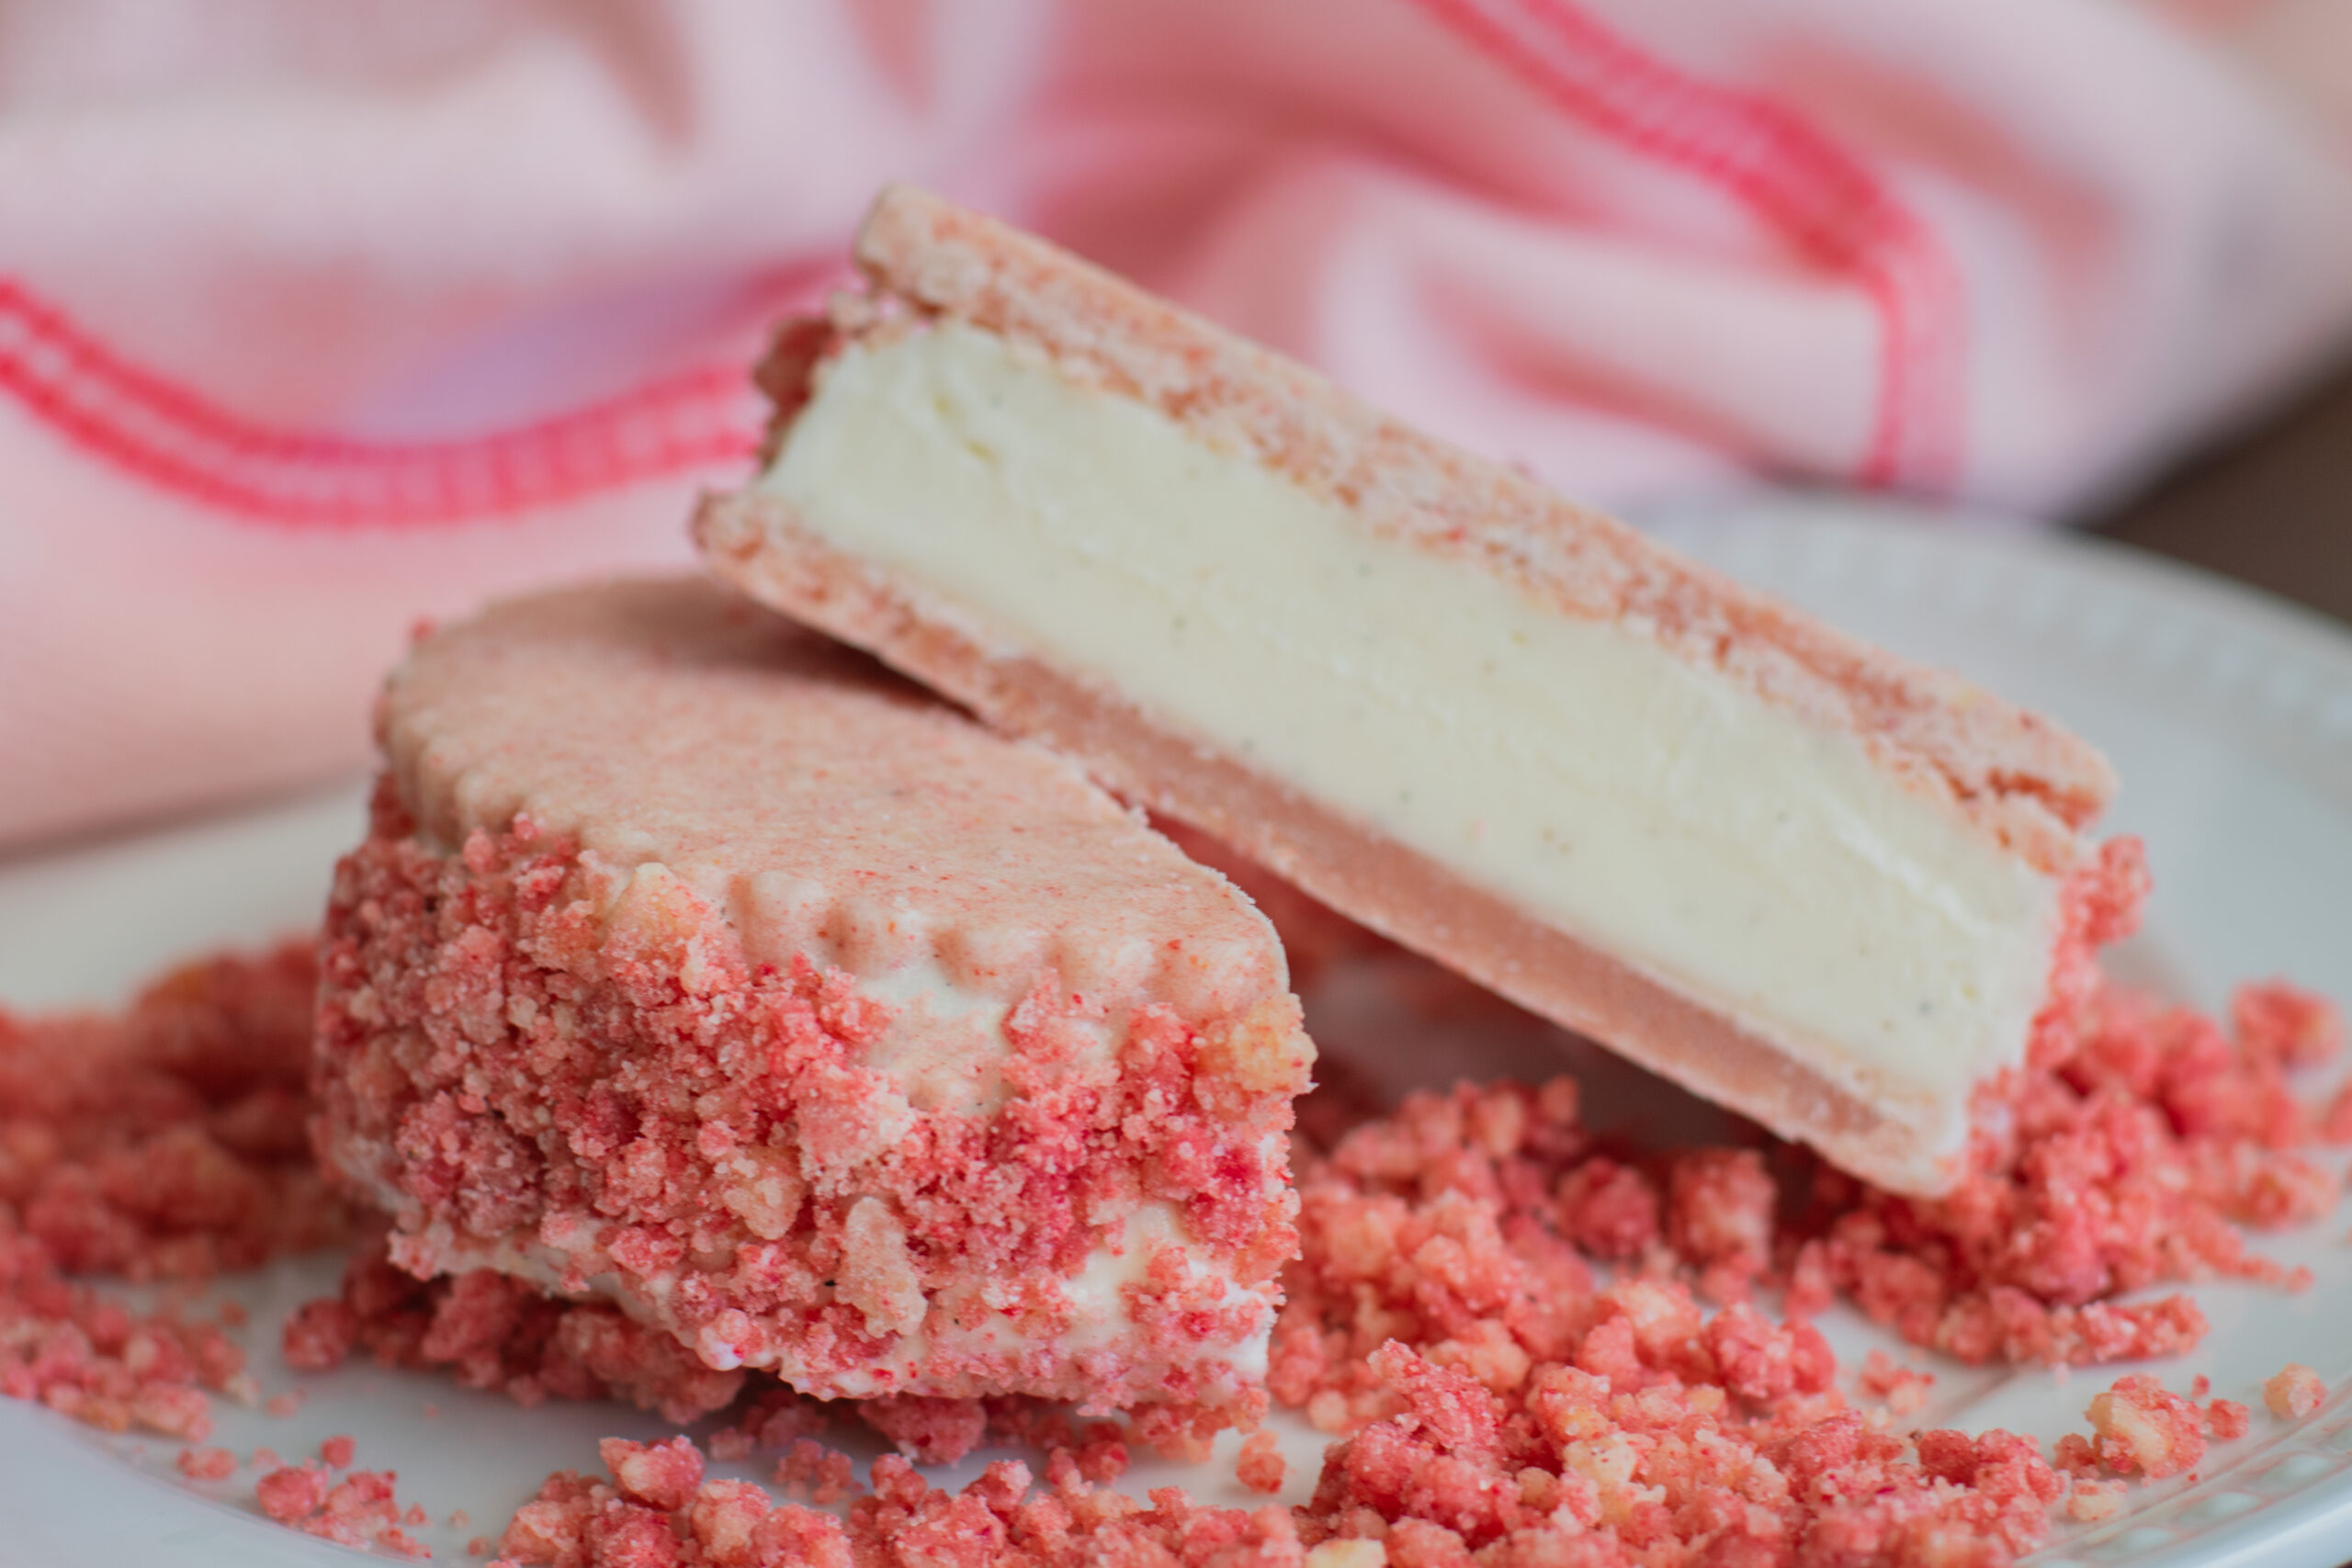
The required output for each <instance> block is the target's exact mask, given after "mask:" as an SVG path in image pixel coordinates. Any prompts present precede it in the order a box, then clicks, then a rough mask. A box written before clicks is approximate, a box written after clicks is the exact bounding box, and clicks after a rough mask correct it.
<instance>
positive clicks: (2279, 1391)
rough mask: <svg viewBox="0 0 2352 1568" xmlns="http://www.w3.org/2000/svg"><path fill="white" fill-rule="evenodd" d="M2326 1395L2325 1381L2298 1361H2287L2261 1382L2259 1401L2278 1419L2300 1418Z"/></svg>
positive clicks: (2310, 1411) (2317, 1406) (2318, 1405)
mask: <svg viewBox="0 0 2352 1568" xmlns="http://www.w3.org/2000/svg"><path fill="white" fill-rule="evenodd" d="M2326 1398H2327V1385H2326V1384H2325V1383H2324V1382H2320V1381H2319V1374H2318V1373H2317V1372H2315V1371H2312V1370H2311V1369H2310V1368H2309V1367H2307V1366H2305V1365H2303V1364H2302V1363H2301V1361H2290V1362H2288V1363H2287V1364H2286V1365H2285V1366H2283V1367H2281V1368H2279V1369H2278V1372H2277V1373H2276V1374H2275V1375H2273V1376H2272V1377H2271V1378H2270V1380H2269V1381H2268V1382H2265V1383H2264V1384H2263V1385H2262V1403H2263V1404H2264V1405H2265V1406H2267V1408H2268V1410H2269V1411H2270V1414H2272V1415H2273V1416H2278V1418H2279V1419H2280V1420H2282V1421H2300V1420H2301V1419H2302V1418H2303V1417H2304V1416H2308V1415H2310V1414H2311V1413H2312V1411H2314V1410H2317V1409H2318V1408H2319V1407H2320V1404H2321V1403H2322V1402H2323V1401H2324V1400H2325V1399H2326Z"/></svg>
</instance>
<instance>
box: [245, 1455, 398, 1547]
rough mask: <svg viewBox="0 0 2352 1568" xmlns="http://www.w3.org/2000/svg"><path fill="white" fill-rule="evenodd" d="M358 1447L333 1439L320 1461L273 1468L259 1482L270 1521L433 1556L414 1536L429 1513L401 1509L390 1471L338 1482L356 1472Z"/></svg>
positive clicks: (340, 1541)
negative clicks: (411, 1531) (353, 1468)
mask: <svg viewBox="0 0 2352 1568" xmlns="http://www.w3.org/2000/svg"><path fill="white" fill-rule="evenodd" d="M356 1447H357V1445H356V1444H355V1443H354V1442H353V1441H352V1439H351V1438H347V1437H342V1438H328V1439H327V1440H326V1441H325V1442H323V1443H322V1444H321V1445H319V1457H318V1458H317V1459H314V1460H306V1461H303V1462H302V1463H300V1464H272V1465H269V1466H268V1467H267V1469H266V1473H265V1474H263V1476H262V1477H261V1479H260V1480H258V1481H256V1482H255V1483H254V1502H255V1503H256V1504H258V1505H259V1506H260V1508H261V1511H262V1513H263V1514H264V1515H265V1516H266V1517H269V1518H271V1519H275V1520H276V1521H277V1523H279V1524H281V1525H286V1526H288V1527H290V1528H292V1529H299V1530H300V1531H301V1532H302V1533H303V1534H305V1535H314V1536H317V1537H318V1538H319V1539H321V1540H332V1541H334V1542H335V1543H336V1544H337V1545H340V1546H357V1547H368V1546H373V1547H377V1548H379V1549H380V1550H382V1551H390V1552H392V1553H394V1554H396V1555H398V1556H401V1557H430V1556H432V1555H433V1553H432V1552H431V1551H428V1550H427V1549H426V1548H425V1546H424V1543H423V1542H421V1541H419V1540H417V1539H416V1538H415V1537H414V1536H413V1535H411V1534H409V1533H408V1531H409V1529H413V1528H414V1527H415V1526H418V1525H422V1524H424V1523H425V1522H426V1515H425V1512H424V1509H423V1508H421V1507H419V1506H416V1505H414V1504H411V1505H410V1506H408V1507H407V1508H406V1509H405V1510H403V1509H402V1508H401V1506H400V1501H399V1499H398V1498H396V1497H394V1496H393V1495H392V1485H393V1483H394V1482H395V1481H396V1480H397V1479H398V1478H397V1477H396V1476H394V1475H393V1473H392V1472H390V1471H389V1470H356V1471H352V1472H351V1473H350V1474H348V1475H346V1476H344V1477H343V1478H342V1479H341V1480H337V1479H336V1478H335V1474H334V1472H336V1471H339V1470H349V1469H350V1467H351V1461H352V1459H353V1457H354V1450H356ZM207 1451H208V1452H210V1453H220V1450H207ZM223 1457H224V1458H225V1457H226V1456H225V1455H224V1456H223ZM214 1468H219V1467H218V1466H217V1465H216V1466H215V1467H214ZM223 1473H225V1471H224V1472H223ZM403 1527H407V1528H403Z"/></svg>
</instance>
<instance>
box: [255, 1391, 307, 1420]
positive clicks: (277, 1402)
mask: <svg viewBox="0 0 2352 1568" xmlns="http://www.w3.org/2000/svg"><path fill="white" fill-rule="evenodd" d="M301 1408H302V1396H301V1394H300V1393H280V1394H273V1395H271V1396H270V1397H269V1398H268V1399H266V1400H265V1401H264V1402H263V1403H262V1409H263V1410H264V1411H266V1412H267V1413H268V1414H269V1415H272V1416H291V1415H293V1414H294V1413H295V1412H296V1411H298V1410H300V1409H301Z"/></svg>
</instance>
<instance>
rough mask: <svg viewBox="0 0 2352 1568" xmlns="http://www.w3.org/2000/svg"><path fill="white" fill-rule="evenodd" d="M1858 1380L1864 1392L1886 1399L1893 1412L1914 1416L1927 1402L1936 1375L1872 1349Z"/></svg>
mask: <svg viewBox="0 0 2352 1568" xmlns="http://www.w3.org/2000/svg"><path fill="white" fill-rule="evenodd" d="M1858 1381H1859V1382H1860V1384H1861V1387H1862V1392H1863V1393H1870V1394H1875V1395H1877V1396H1878V1397H1879V1398H1881V1399H1883V1400H1884V1401H1886V1408H1887V1410H1888V1412H1889V1413H1890V1414H1893V1415H1895V1416H1915V1415H1917V1414H1918V1412H1919V1410H1920V1409H1921V1408H1922V1407H1923V1406H1925V1405H1926V1404H1927V1403H1928V1390H1929V1389H1930V1388H1933V1387H1934V1386H1935V1382H1936V1375H1935V1373H1933V1372H1923V1371H1917V1370H1916V1369H1914V1368H1911V1367H1905V1366H1901V1365H1898V1364H1897V1363H1896V1362H1895V1361H1894V1359H1893V1358H1891V1357H1890V1356H1888V1355H1887V1353H1886V1352H1885V1351H1883V1350H1872V1351H1871V1353H1870V1354H1869V1356H1867V1357H1866V1358H1864V1359H1863V1361H1862V1371H1861V1376H1860V1379H1859V1380H1858Z"/></svg>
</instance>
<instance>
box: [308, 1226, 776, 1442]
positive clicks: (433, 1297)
mask: <svg viewBox="0 0 2352 1568" xmlns="http://www.w3.org/2000/svg"><path fill="white" fill-rule="evenodd" d="M280 1348H281V1350H282V1351H283V1353H284V1355H285V1358H286V1363H287V1365H288V1366H290V1367H292V1368H294V1369H295V1370H296V1371H331V1370H332V1369H334V1368H335V1367H339V1366H341V1365H342V1364H343V1362H344V1359H345V1358H346V1357H348V1356H349V1355H350V1354H351V1353H352V1351H353V1350H355V1349H358V1350H364V1351H365V1352H367V1353H368V1355H370V1356H372V1357H374V1358H375V1359H376V1360H377V1362H378V1363H379V1364H380V1365H383V1366H387V1367H406V1368H409V1369H412V1370H415V1371H429V1370H432V1369H435V1368H447V1369H448V1370H449V1371H452V1372H454V1373H455V1375H456V1378H457V1381H458V1383H459V1384H461V1385H462V1386H464V1387H467V1388H481V1389H492V1390H496V1391H498V1392H500V1393H505V1394H507V1395H509V1396H510V1397H512V1398H513V1399H514V1400H515V1402H516V1403H518V1404H526V1405H530V1404H538V1403H540V1402H541V1401H542V1400H547V1399H598V1398H604V1397H605V1396H608V1395H609V1396H612V1397H615V1398H620V1399H626V1400H628V1401H629V1402H630V1403H632V1404H637V1405H639V1406H640V1407H642V1408H645V1409H650V1410H659V1411H660V1412H661V1413H662V1416H663V1417H664V1418H665V1419H668V1420H672V1421H681V1422H684V1421H691V1420H693V1419H694V1418H695V1416H703V1415H707V1414H708V1413H709V1412H711V1411H713V1410H720V1409H724V1408H725V1407H726V1406H727V1405H729V1404H732V1403H733V1402H734V1400H735V1397H736V1395H737V1394H738V1393H741V1391H742V1387H743V1378H744V1374H743V1373H742V1372H741V1371H717V1370H715V1369H713V1368H711V1367H707V1366H705V1365H704V1364H703V1363H702V1362H701V1361H699V1360H697V1359H695V1356H694V1354H693V1352H691V1351H689V1350H687V1349H686V1348H684V1346H682V1345H680V1344H679V1343H678V1342H677V1340H676V1339H675V1338H674V1337H672V1336H670V1335H669V1334H667V1333H664V1332H662V1330H660V1329H655V1328H648V1327H646V1326H644V1325H641V1324H639V1323H637V1322H636V1321H635V1320H633V1319H631V1318H629V1317H628V1316H627V1315H626V1314H623V1313H622V1312H621V1311H620V1310H619V1309H618V1308H617V1307H615V1306H612V1305H610V1304H608V1303H602V1302H566V1301H562V1300H560V1299H558V1298H555V1297H552V1296H548V1295H547V1294H545V1293H543V1292H539V1291H537V1290H535V1289H534V1288H532V1287H531V1286H529V1285H527V1284H526V1283H524V1282H523V1281H521V1280H515V1279H513V1278H510V1277H509V1276H507V1275H504V1274H500V1273H497V1272H495V1271H493V1270H492V1269H473V1270H470V1271H469V1272H467V1273H464V1274H460V1275H457V1276H456V1277H454V1278H442V1279H435V1280H419V1279H418V1278H416V1277H415V1276H414V1275H413V1274H410V1273H408V1272H407V1271H405V1270H403V1269H399V1268H396V1267H394V1266H393V1264H392V1261H391V1258H390V1254H389V1252H388V1250H387V1247H386V1242H385V1238H384V1235H383V1234H382V1231H381V1229H380V1227H379V1230H378V1233H377V1235H375V1237H374V1238H373V1239H372V1240H371V1241H370V1242H368V1244H367V1245H366V1246H364V1247H361V1248H359V1249H358V1250H357V1251H356V1252H355V1253H354V1254H353V1255H352V1258H351V1261H350V1263H349V1264H348V1265H347V1266H346V1267H345V1269H344V1275H343V1290H342V1292H341V1293H340V1294H339V1295H335V1296H328V1297H323V1298H322V1299H320V1300H318V1301H313V1302H308V1303H304V1304H303V1305H302V1306H301V1307H300V1308H298V1309H297V1310H296V1311H295V1312H294V1313H293V1314H290V1315H289V1316H288V1318H287V1320H286V1325H285V1327H284V1329H283V1331H282V1333H281V1336H280Z"/></svg>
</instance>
